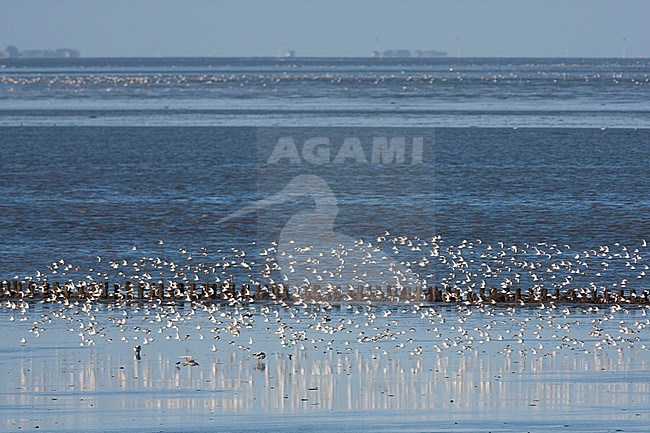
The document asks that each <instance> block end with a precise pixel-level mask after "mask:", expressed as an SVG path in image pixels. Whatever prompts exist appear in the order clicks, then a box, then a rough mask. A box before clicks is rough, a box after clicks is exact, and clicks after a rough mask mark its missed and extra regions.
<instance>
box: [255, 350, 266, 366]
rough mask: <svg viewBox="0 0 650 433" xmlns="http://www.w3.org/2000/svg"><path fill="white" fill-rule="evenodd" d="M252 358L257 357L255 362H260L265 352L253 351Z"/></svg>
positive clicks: (264, 356)
mask: <svg viewBox="0 0 650 433" xmlns="http://www.w3.org/2000/svg"><path fill="white" fill-rule="evenodd" d="M253 358H255V359H257V363H258V364H259V363H260V362H262V360H263V359H264V358H266V353H264V352H257V353H253Z"/></svg>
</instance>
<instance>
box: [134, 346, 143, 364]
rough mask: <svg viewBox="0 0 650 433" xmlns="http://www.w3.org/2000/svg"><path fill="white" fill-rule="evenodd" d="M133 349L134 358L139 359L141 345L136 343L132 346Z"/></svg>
mask: <svg viewBox="0 0 650 433" xmlns="http://www.w3.org/2000/svg"><path fill="white" fill-rule="evenodd" d="M133 350H134V351H135V359H137V360H138V361H139V360H140V359H141V357H140V350H142V346H140V345H139V344H138V345H137V346H135V347H134V348H133Z"/></svg>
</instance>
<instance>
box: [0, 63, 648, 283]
mask: <svg viewBox="0 0 650 433" xmlns="http://www.w3.org/2000/svg"><path fill="white" fill-rule="evenodd" d="M261 128H266V129H269V128H271V129H273V128H287V129H288V130H289V128H294V130H300V131H303V132H304V131H305V130H309V129H310V128H319V129H318V130H319V131H320V132H321V134H325V133H326V131H327V129H328V128H331V129H332V130H333V131H334V130H336V131H338V134H339V135H340V134H341V131H344V132H345V131H365V132H364V133H367V134H372V131H373V130H374V129H378V128H379V129H381V128H388V129H389V130H390V131H392V133H394V134H397V135H400V133H404V135H408V133H409V131H413V130H417V131H424V132H422V134H424V135H425V136H427V137H428V139H430V140H428V141H427V153H425V158H424V160H423V161H422V164H419V165H416V166H413V167H405V166H398V165H390V164H388V165H373V164H366V165H363V164H356V163H355V164H344V165H342V166H340V167H333V166H327V165H325V166H323V167H321V168H313V169H312V172H313V173H317V174H319V175H320V174H322V176H323V178H324V179H326V180H327V181H328V182H330V183H331V185H333V188H332V189H333V190H334V193H335V194H336V195H337V197H338V199H339V214H338V217H337V220H336V223H335V226H336V227H337V230H338V231H340V232H343V233H345V234H346V235H348V236H351V237H355V238H371V237H373V236H377V235H381V234H382V233H384V230H390V231H392V232H393V233H394V234H404V235H409V236H421V237H427V236H433V235H441V236H443V239H445V240H446V242H448V243H449V244H454V243H457V242H461V241H462V240H463V239H470V240H473V239H482V240H484V241H486V242H492V243H494V242H500V241H501V242H505V243H508V244H511V243H538V242H551V243H558V244H570V245H572V246H574V247H575V248H589V247H597V246H598V245H603V244H611V243H615V242H620V243H622V244H625V245H630V246H635V245H639V244H641V243H642V242H643V239H648V238H650V174H649V173H650V129H649V128H650V60H646V59H641V60H638V59H627V60H622V59H570V58H562V59H451V58H448V59H413V60H409V59H281V60H278V59H185V58H183V59H68V60H66V59H51V60H30V61H26V60H0V278H13V277H14V276H21V277H22V276H26V275H33V273H34V272H35V271H36V270H37V269H42V268H43V267H44V266H45V265H47V264H48V263H51V262H52V261H55V260H59V259H61V258H65V259H66V260H67V261H69V262H72V263H80V264H86V265H88V266H91V265H92V263H95V262H96V257H97V256H99V257H108V258H118V257H124V256H125V255H128V254H135V253H132V251H133V249H132V247H133V246H137V247H138V253H137V254H142V255H147V254H168V255H173V254H174V253H175V252H177V251H178V250H179V249H180V248H187V249H190V250H198V249H199V248H200V247H202V246H208V247H209V248H213V249H216V248H226V247H231V246H242V247H243V246H245V245H248V244H251V243H252V242H254V241H255V240H256V233H257V232H258V231H257V230H256V228H255V227H254V226H251V225H250V224H245V223H238V222H236V221H235V222H233V223H231V224H228V225H227V226H224V225H219V224H217V221H219V220H220V219H221V218H223V217H225V216H227V215H229V214H231V213H232V212H233V211H235V210H237V209H239V208H241V207H242V206H245V205H247V204H248V203H250V202H251V201H253V200H256V199H259V198H260V182H263V181H264V180H263V179H261V178H260V176H259V173H260V160H259V158H258V155H259V149H258V147H257V146H258V140H259V131H260V129H261ZM345 128H347V129H345ZM400 131H401V132H400ZM333 151H335V150H334V149H333ZM292 170H293V169H292V167H291V165H290V164H287V165H286V166H283V167H281V168H278V172H277V177H278V178H279V179H280V180H282V179H284V178H286V179H287V182H288V181H289V179H290V175H291V173H292ZM319 170H320V171H319ZM265 173H266V174H268V172H266V171H265ZM276 182H277V180H276ZM337 186H341V188H339V189H338V190H337ZM343 186H344V187H343ZM301 205H305V206H306V205H308V204H298V205H295V204H294V208H291V207H290V208H289V209H287V208H282V209H280V208H278V209H276V212H277V214H278V216H277V225H278V226H279V227H282V225H283V224H284V222H286V220H287V219H288V218H289V217H290V214H291V212H294V211H295V210H296V207H295V206H301ZM161 240H162V241H163V243H160V242H159V241H161Z"/></svg>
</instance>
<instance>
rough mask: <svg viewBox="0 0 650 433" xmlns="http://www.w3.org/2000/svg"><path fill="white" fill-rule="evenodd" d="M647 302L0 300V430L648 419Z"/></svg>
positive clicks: (642, 425)
mask: <svg viewBox="0 0 650 433" xmlns="http://www.w3.org/2000/svg"><path fill="white" fill-rule="evenodd" d="M12 307H16V308H12ZM22 307H23V308H24V307H25V305H22ZM647 312H648V309H644V308H642V307H641V308H630V309H620V308H619V307H616V306H612V307H606V308H600V309H599V308H597V307H584V308H563V307H562V308H555V307H554V306H552V304H550V305H546V306H544V305H540V306H537V307H527V308H523V309H516V310H515V309H514V308H506V307H498V308H494V309H493V308H492V307H487V306H485V307H477V306H473V307H465V306H463V307H460V306H459V307H443V308H438V309H437V310H434V309H433V308H430V307H427V306H424V305H423V306H408V305H406V306H402V307H394V306H391V307H389V306H383V307H382V306H375V307H372V306H368V305H354V304H350V305H346V304H342V305H333V306H329V305H323V304H322V303H320V305H318V304H317V305H312V306H311V307H309V306H305V305H298V306H288V305H287V306H281V305H268V304H267V305H254V304H250V305H248V306H243V305H239V306H233V305H221V304H214V305H210V306H207V307H200V306H199V307H197V306H194V307H193V308H191V307H190V306H189V305H184V306H172V305H152V304H144V305H140V306H114V305H112V304H111V305H106V304H99V305H94V306H93V305H91V304H84V303H82V304H79V305H74V304H71V305H67V306H66V305H63V304H59V305H51V304H44V305H43V304H33V305H31V307H30V308H26V311H23V313H21V306H20V304H19V305H17V306H14V305H10V304H9V303H8V302H7V303H6V304H5V305H4V306H3V311H2V313H1V316H0V317H1V318H2V321H3V325H4V329H5V331H4V336H3V339H2V347H0V372H1V373H2V382H1V385H0V413H1V414H2V416H1V417H0V419H2V422H1V424H0V429H2V430H4V431H17V430H19V429H29V430H32V429H34V428H37V427H38V428H40V429H43V430H44V431H54V430H57V431H81V430H83V431H159V430H165V431H187V429H189V428H191V429H192V430H196V431H202V430H205V431H214V430H219V431H240V430H241V431H245V430H249V429H251V428H253V429H257V428H260V426H264V429H265V430H267V431H286V430H287V429H290V430H303V429H304V430H307V431H323V430H334V429H336V430H340V429H342V428H343V430H345V427H343V426H348V427H347V428H348V430H345V431H504V432H509V431H548V430H549V429H560V430H565V431H584V432H597V431H603V432H604V431H615V430H616V431H646V429H647V425H648V422H649V421H650V404H649V400H650V384H648V382H647V380H646V377H647V375H648V373H649V370H650V351H649V350H648V347H649V346H650V336H649V335H648V326H649V325H650V322H649V321H648V318H647V317H648V316H647ZM8 316H11V317H12V318H13V319H15V321H13V322H11V326H8V327H7V326H6V325H7V323H8V322H7V321H6V320H7V318H8ZM233 323H236V324H235V325H233ZM35 324H36V325H35ZM34 328H36V330H37V331H36V333H35V332H34ZM30 329H31V331H30ZM22 338H25V340H22V341H23V343H22V344H20V343H19V341H21V340H20V339H22ZM137 344H140V345H141V347H142V356H141V359H136V358H135V355H134V350H133V347H134V346H135V345H137ZM256 351H264V352H265V353H266V355H267V356H266V358H265V359H264V360H262V361H261V362H258V361H256V360H255V359H253V358H252V357H251V354H252V353H253V352H256ZM188 354H189V355H191V356H193V357H194V359H195V360H196V361H197V362H198V363H199V365H197V366H184V365H182V362H183V360H182V359H181V356H184V355H188ZM179 361H180V362H181V364H180V365H177V362H179Z"/></svg>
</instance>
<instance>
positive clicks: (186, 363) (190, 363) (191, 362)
mask: <svg viewBox="0 0 650 433" xmlns="http://www.w3.org/2000/svg"><path fill="white" fill-rule="evenodd" d="M181 358H182V359H184V360H185V361H184V362H183V364H182V365H184V366H187V367H194V366H195V365H199V363H198V362H196V361H195V360H194V358H193V357H191V356H190V355H184V356H181ZM180 363H181V362H180V361H178V362H177V363H176V365H179V364H180Z"/></svg>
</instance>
